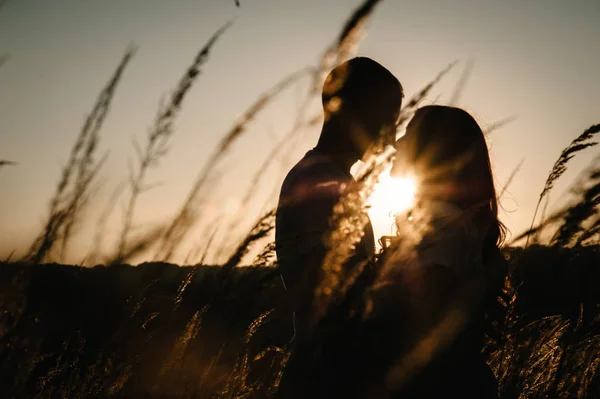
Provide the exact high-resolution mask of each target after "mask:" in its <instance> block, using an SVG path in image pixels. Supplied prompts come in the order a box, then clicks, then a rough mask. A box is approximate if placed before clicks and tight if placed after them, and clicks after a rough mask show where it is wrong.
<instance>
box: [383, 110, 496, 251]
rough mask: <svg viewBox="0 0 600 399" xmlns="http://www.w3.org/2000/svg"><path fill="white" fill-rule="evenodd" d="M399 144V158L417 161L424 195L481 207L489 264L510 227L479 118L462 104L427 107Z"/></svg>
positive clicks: (477, 210) (478, 211)
mask: <svg viewBox="0 0 600 399" xmlns="http://www.w3.org/2000/svg"><path fill="white" fill-rule="evenodd" d="M398 147H399V154H398V155H397V156H398V158H399V163H402V162H403V163H405V164H409V165H412V169H414V172H415V174H416V175H417V176H416V177H417V180H418V182H419V196H421V197H425V198H429V199H442V200H443V201H449V202H451V203H454V204H456V205H458V206H460V207H461V208H463V209H475V217H476V222H478V223H481V224H484V225H486V226H487V227H488V228H487V234H486V237H485V239H484V245H483V253H482V256H483V259H484V263H485V262H486V261H487V260H488V259H490V258H491V257H493V256H494V254H495V253H496V252H497V251H498V247H499V246H500V245H501V244H502V242H503V240H504V235H505V228H504V226H503V225H502V223H501V222H500V221H499V220H498V200H497V198H496V189H495V186H494V176H493V172H492V167H491V162H490V157H489V152H488V148H487V143H486V140H485V136H484V134H483V131H482V130H481V128H480V127H479V125H478V124H477V122H476V121H475V119H473V117H472V116H471V115H469V113H467V112H466V111H465V110H463V109H460V108H454V107H448V106H441V105H430V106H425V107H422V108H420V109H419V110H417V112H416V113H415V116H414V117H413V119H412V120H411V121H410V123H409V125H408V127H407V132H406V135H405V136H403V137H402V138H400V140H398ZM394 173H395V170H394V169H393V170H392V174H394Z"/></svg>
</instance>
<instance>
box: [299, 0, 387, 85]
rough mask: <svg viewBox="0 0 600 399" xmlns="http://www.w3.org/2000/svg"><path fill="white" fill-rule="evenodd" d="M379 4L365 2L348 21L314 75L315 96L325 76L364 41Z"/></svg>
mask: <svg viewBox="0 0 600 399" xmlns="http://www.w3.org/2000/svg"><path fill="white" fill-rule="evenodd" d="M379 3H380V1H379V0H365V1H363V2H362V3H361V4H360V5H359V6H358V7H357V8H356V9H355V10H354V11H353V12H352V14H351V15H350V17H349V18H348V19H347V20H346V22H345V23H344V26H343V27H342V30H341V31H340V33H339V35H338V38H337V40H336V41H335V43H334V44H332V45H331V46H329V48H327V50H326V51H325V53H324V54H323V56H322V57H321V59H320V63H319V68H318V70H317V71H316V73H315V75H314V80H313V84H312V90H311V91H312V93H313V94H316V93H318V92H319V90H320V89H321V84H322V83H323V80H324V77H325V74H326V73H327V72H328V71H329V70H330V69H332V68H333V67H334V66H335V65H337V64H340V63H342V62H344V61H345V60H346V59H348V58H349V57H350V56H351V55H352V54H353V53H354V52H355V51H356V47H357V45H358V43H359V42H360V40H361V39H362V36H363V32H364V30H365V25H366V22H367V20H368V19H369V17H370V16H371V14H372V13H373V11H374V10H375V7H376V6H377V5H378V4H379Z"/></svg>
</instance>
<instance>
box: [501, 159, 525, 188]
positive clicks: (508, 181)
mask: <svg viewBox="0 0 600 399" xmlns="http://www.w3.org/2000/svg"><path fill="white" fill-rule="evenodd" d="M523 162H525V158H523V159H521V162H519V164H518V165H517V166H516V167H515V168H514V169H513V171H512V172H511V174H510V176H508V179H506V183H504V185H503V186H502V191H500V194H498V198H502V196H503V195H504V194H505V193H506V190H508V188H509V187H510V185H511V184H512V182H513V180H514V179H515V176H516V175H517V174H518V173H519V171H520V170H521V167H522V166H523Z"/></svg>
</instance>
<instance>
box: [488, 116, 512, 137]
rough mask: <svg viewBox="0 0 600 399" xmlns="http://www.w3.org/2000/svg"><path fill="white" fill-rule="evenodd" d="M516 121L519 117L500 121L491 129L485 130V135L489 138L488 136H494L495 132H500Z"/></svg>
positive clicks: (493, 124)
mask: <svg viewBox="0 0 600 399" xmlns="http://www.w3.org/2000/svg"><path fill="white" fill-rule="evenodd" d="M515 120H517V117H516V116H515V115H513V116H508V117H506V118H504V119H500V120H499V121H498V122H494V123H492V125H491V126H490V127H488V128H487V129H485V131H484V132H483V134H485V135H486V136H488V135H490V134H492V133H493V132H495V131H496V130H499V129H501V128H503V127H504V126H506V125H508V124H510V123H512V122H514V121H515Z"/></svg>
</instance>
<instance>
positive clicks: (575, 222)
mask: <svg viewBox="0 0 600 399" xmlns="http://www.w3.org/2000/svg"><path fill="white" fill-rule="evenodd" d="M587 184H588V186H589V187H588V188H587V189H585V190H584V192H583V193H582V194H581V199H580V201H579V202H578V203H576V204H575V205H573V206H571V207H569V209H568V210H567V212H566V215H565V216H564V218H563V221H562V224H561V225H560V227H559V228H558V230H557V231H556V233H555V235H554V238H553V240H552V244H553V245H557V246H568V245H570V244H573V243H578V244H582V243H583V242H584V241H585V240H587V238H588V236H590V237H591V236H593V234H594V229H593V225H592V229H589V228H588V229H586V228H585V227H586V226H585V224H586V222H587V221H588V220H589V219H590V218H593V217H597V216H598V214H599V212H600V209H599V208H598V206H599V205H600V165H597V166H596V168H593V169H592V170H591V171H590V173H589V175H588V179H587ZM595 223H597V222H595ZM590 234H591V235H590ZM582 237H583V239H582Z"/></svg>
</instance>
